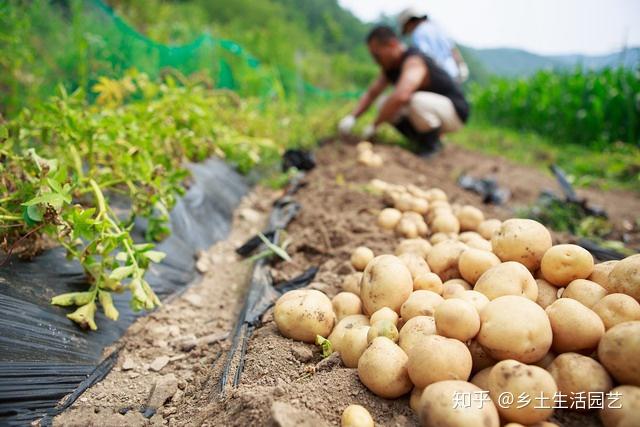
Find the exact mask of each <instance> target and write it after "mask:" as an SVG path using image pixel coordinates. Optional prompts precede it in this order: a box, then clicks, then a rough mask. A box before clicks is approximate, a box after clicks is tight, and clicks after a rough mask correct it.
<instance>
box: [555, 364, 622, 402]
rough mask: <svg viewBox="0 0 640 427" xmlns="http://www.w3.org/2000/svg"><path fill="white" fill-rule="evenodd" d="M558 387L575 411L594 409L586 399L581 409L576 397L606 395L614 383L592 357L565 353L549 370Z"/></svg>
mask: <svg viewBox="0 0 640 427" xmlns="http://www.w3.org/2000/svg"><path fill="white" fill-rule="evenodd" d="M547 370H548V371H549V373H550V374H551V376H552V377H553V379H554V380H555V382H556V385H557V386H558V391H560V392H562V393H564V394H566V395H567V398H568V404H569V407H570V408H573V409H584V410H588V409H593V408H597V406H593V407H592V406H590V405H591V402H589V399H586V400H587V401H586V402H585V405H584V406H583V407H582V408H580V407H579V406H578V405H580V403H578V402H576V399H574V396H580V395H581V394H582V395H584V396H589V395H590V394H596V393H600V394H604V393H606V392H608V391H609V390H611V389H612V388H613V381H612V380H611V377H610V376H609V373H608V372H607V370H606V369H605V368H604V367H603V366H602V365H601V364H600V363H598V362H596V361H595V360H593V359H592V358H590V357H587V356H583V355H581V354H578V353H563V354H561V355H559V356H558V357H556V358H555V359H554V360H553V362H551V364H550V365H549V367H548V368H547Z"/></svg>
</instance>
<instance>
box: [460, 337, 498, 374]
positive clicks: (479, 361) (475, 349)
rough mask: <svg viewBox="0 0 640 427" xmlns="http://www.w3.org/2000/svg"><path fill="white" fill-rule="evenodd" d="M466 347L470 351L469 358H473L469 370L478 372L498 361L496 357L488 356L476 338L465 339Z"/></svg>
mask: <svg viewBox="0 0 640 427" xmlns="http://www.w3.org/2000/svg"><path fill="white" fill-rule="evenodd" d="M467 348H468V349H469V352H470V353H471V359H472V360H473V366H472V368H471V372H478V371H481V370H482V369H485V368H490V367H491V366H493V365H495V364H496V363H498V361H497V360H496V359H494V358H493V357H491V356H489V354H488V353H487V351H486V350H485V349H484V348H483V347H482V346H481V345H480V344H479V343H478V340H477V339H473V340H469V341H467Z"/></svg>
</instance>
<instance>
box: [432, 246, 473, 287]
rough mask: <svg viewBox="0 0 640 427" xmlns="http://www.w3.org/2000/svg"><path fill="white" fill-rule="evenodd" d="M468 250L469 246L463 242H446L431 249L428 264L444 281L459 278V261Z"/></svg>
mask: <svg viewBox="0 0 640 427" xmlns="http://www.w3.org/2000/svg"><path fill="white" fill-rule="evenodd" d="M466 249H467V245H465V244H464V243H462V242H456V241H453V240H445V241H444V242H441V243H438V244H436V245H434V246H433V247H432V248H431V251H429V255H427V264H429V267H430V268H431V271H432V272H434V273H436V274H437V275H438V276H440V279H442V281H447V280H449V279H456V278H459V277H460V272H459V271H458V259H459V258H460V255H461V254H462V252H464V251H465V250H466Z"/></svg>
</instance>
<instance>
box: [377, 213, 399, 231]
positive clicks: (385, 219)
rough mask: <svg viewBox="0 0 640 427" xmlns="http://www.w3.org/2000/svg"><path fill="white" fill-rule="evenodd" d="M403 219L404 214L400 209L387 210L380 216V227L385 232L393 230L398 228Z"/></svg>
mask: <svg viewBox="0 0 640 427" xmlns="http://www.w3.org/2000/svg"><path fill="white" fill-rule="evenodd" d="M401 218H402V212H400V211H399V210H398V209H395V208H385V209H382V210H381V211H380V213H379V214H378V225H379V226H380V227H381V228H383V229H385V230H393V229H394V228H396V226H397V225H398V223H399V222H400V219H401Z"/></svg>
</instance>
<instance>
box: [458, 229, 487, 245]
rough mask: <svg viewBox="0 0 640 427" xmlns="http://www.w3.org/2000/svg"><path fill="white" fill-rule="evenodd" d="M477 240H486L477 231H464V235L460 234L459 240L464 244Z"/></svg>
mask: <svg viewBox="0 0 640 427" xmlns="http://www.w3.org/2000/svg"><path fill="white" fill-rule="evenodd" d="M476 239H478V240H484V238H483V237H482V236H481V235H480V234H478V233H476V232H475V231H463V232H462V233H460V234H458V240H460V241H461V242H462V243H467V242H470V241H472V240H476Z"/></svg>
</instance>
